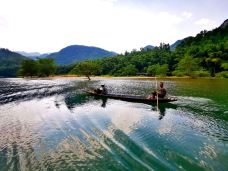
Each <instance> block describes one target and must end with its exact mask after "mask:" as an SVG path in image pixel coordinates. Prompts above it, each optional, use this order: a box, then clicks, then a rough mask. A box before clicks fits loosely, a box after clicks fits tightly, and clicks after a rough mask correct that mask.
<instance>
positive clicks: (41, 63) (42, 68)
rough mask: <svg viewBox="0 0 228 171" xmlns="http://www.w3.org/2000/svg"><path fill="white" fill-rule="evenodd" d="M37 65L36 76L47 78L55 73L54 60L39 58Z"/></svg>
mask: <svg viewBox="0 0 228 171" xmlns="http://www.w3.org/2000/svg"><path fill="white" fill-rule="evenodd" d="M37 63H38V64H37V65H38V76H42V77H45V76H49V75H53V74H54V73H55V71H56V65H55V61H54V59H51V58H41V59H38V61H37Z"/></svg>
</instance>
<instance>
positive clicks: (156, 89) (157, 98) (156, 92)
mask: <svg viewBox="0 0 228 171" xmlns="http://www.w3.org/2000/svg"><path fill="white" fill-rule="evenodd" d="M155 81H156V94H157V111H158V81H157V78H156V76H155Z"/></svg>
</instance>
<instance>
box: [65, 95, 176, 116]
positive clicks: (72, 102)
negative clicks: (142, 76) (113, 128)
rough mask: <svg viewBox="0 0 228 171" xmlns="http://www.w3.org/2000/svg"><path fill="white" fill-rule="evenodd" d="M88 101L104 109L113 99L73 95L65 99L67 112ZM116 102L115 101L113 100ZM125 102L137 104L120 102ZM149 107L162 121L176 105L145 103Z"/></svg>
mask: <svg viewBox="0 0 228 171" xmlns="http://www.w3.org/2000/svg"><path fill="white" fill-rule="evenodd" d="M89 101H97V102H98V103H97V105H99V106H101V107H103V108H105V107H106V106H107V103H108V101H110V103H112V101H113V99H109V98H107V97H98V96H89V95H88V94H75V95H68V96H66V97H65V103H66V106H67V107H68V109H69V110H73V109H74V108H75V107H77V106H80V105H83V104H86V103H88V102H89ZM114 101H116V100H114ZM120 101H126V102H131V103H138V102H136V101H133V102H132V101H129V100H120ZM145 104H147V105H150V106H151V111H153V112H158V113H159V118H158V119H159V120H161V119H163V117H164V116H165V113H166V110H167V109H176V108H177V104H175V103H161V104H159V105H158V107H157V105H156V103H145Z"/></svg>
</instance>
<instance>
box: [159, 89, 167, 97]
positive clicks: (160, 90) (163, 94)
mask: <svg viewBox="0 0 228 171" xmlns="http://www.w3.org/2000/svg"><path fill="white" fill-rule="evenodd" d="M165 95H166V89H165V88H160V89H159V90H158V97H161V98H164V97H165Z"/></svg>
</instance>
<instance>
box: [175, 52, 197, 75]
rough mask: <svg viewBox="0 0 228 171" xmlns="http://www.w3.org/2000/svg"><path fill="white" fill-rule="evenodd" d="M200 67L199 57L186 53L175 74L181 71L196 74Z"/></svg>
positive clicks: (185, 73)
mask: <svg viewBox="0 0 228 171" xmlns="http://www.w3.org/2000/svg"><path fill="white" fill-rule="evenodd" d="M199 69H200V67H199V61H198V59H194V58H192V57H191V56H189V55H186V56H185V57H184V58H182V59H181V60H180V62H179V63H178V65H177V68H176V70H175V71H174V74H175V75H179V74H180V73H181V74H182V75H187V76H192V75H193V74H194V71H197V70H199Z"/></svg>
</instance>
